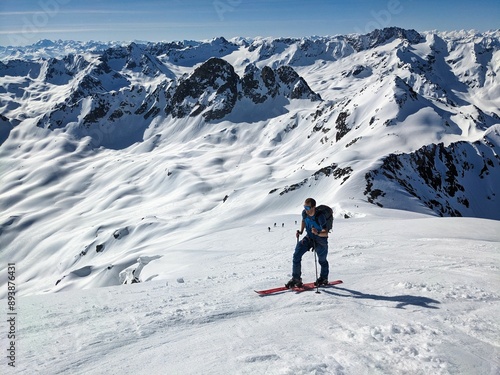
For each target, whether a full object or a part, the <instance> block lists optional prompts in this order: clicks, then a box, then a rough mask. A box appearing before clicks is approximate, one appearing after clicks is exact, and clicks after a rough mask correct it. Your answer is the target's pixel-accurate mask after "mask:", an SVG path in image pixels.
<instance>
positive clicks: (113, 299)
mask: <svg viewBox="0 0 500 375" xmlns="http://www.w3.org/2000/svg"><path fill="white" fill-rule="evenodd" d="M410 216H411V215H410ZM286 219H288V220H287V223H288V222H291V221H292V220H291V218H285V220H286ZM395 226H397V227H398V228H401V231H396V232H395V231H394V228H395ZM437 226H439V227H440V228H441V233H442V235H443V237H441V238H440V237H435V236H434V235H435V233H436V230H437ZM464 226H467V227H468V228H469V230H468V232H467V233H469V234H468V235H467V234H466V233H465V232H463V233H457V231H459V230H460V229H461V228H463V227H464ZM495 229H497V223H496V222H493V221H487V220H477V221H474V220H470V219H452V218H448V219H436V218H428V219H425V218H424V219H422V218H418V219H414V218H407V219H404V218H400V219H396V220H394V219H385V218H370V219H350V220H341V221H340V222H339V221H338V220H337V221H336V223H335V234H334V235H333V236H332V237H331V238H330V255H329V259H330V264H331V269H332V276H333V275H334V277H335V278H337V277H338V278H341V279H343V280H344V284H342V285H339V286H337V287H333V288H328V289H323V290H322V293H321V294H319V295H318V294H316V293H313V292H302V293H293V292H289V291H287V292H284V293H281V294H278V295H273V296H265V297H260V296H258V295H257V294H255V293H254V292H253V289H258V288H260V287H268V286H269V287H272V286H278V285H280V284H282V283H283V282H285V281H286V279H287V277H288V276H289V268H290V260H291V259H290V258H291V254H292V251H293V247H294V228H291V227H290V228H288V226H286V227H285V228H279V227H278V228H273V230H272V231H271V232H268V231H267V228H266V227H265V226H264V225H261V224H256V225H254V226H252V227H250V228H239V229H235V230H233V231H232V232H234V233H233V234H231V235H228V234H227V233H226V234H225V237H226V239H227V240H226V241H225V242H223V243H221V242H220V241H219V239H220V237H219V235H218V234H213V235H207V236H204V237H203V238H200V239H198V240H193V241H191V242H190V243H189V242H188V243H187V244H185V247H186V248H191V249H195V250H196V249H197V250H202V249H203V244H207V245H208V247H210V246H211V244H213V243H218V244H219V249H218V251H217V252H215V253H213V254H212V255H211V256H210V257H206V255H205V257H204V264H201V265H200V264H198V265H196V266H195V265H193V267H192V269H184V270H183V272H182V273H180V274H179V275H182V276H181V277H175V278H173V279H169V280H158V281H150V282H146V283H141V284H133V285H125V286H117V287H107V288H98V289H91V290H82V291H71V292H61V293H56V294H45V295H35V296H26V297H22V298H20V299H19V301H18V309H19V327H18V329H19V332H18V336H19V341H18V367H17V369H16V372H15V373H19V374H31V373H40V374H66V373H73V374H88V373H106V374H123V373H136V374H151V373H153V374H160V373H168V374H200V373H203V374H220V373H231V374H290V375H292V374H389V373H391V374H399V373H406V374H496V373H497V372H498V370H499V362H498V355H499V353H500V342H499V337H500V336H499V333H500V322H499V319H498V315H497V314H496V312H497V311H498V305H499V300H500V293H499V290H498V285H499V284H498V281H499V274H498V269H499V264H500V259H499V253H498V244H499V243H500V238H499V236H498V235H497V234H494V230H495ZM454 234H455V236H453V235H454ZM243 235H245V236H247V238H249V239H250V241H249V243H248V244H241V243H240V242H239V240H238V239H239V238H240V237H241V236H243ZM459 236H462V237H463V238H462V239H457V237H459ZM236 244H239V245H238V247H236V246H234V245H236ZM196 254H197V252H196V251H194V255H193V257H194V258H196V257H197V255H196ZM303 262H304V265H303V268H304V273H305V275H304V277H305V278H307V280H309V279H313V278H314V265H313V258H312V254H311V253H308V254H306V256H305V258H304V261H303ZM3 302H5V301H3ZM2 308H5V303H3V304H2ZM2 342H4V338H2Z"/></svg>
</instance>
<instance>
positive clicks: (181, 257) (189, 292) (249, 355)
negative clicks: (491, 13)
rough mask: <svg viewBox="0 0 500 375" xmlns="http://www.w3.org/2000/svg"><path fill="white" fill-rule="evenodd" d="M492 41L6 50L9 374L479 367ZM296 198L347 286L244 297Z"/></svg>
mask: <svg viewBox="0 0 500 375" xmlns="http://www.w3.org/2000/svg"><path fill="white" fill-rule="evenodd" d="M499 36H500V35H499V32H498V31H494V32H488V33H472V32H449V33H417V32H415V31H413V30H402V29H398V28H389V29H385V30H377V31H374V32H373V33H370V34H367V35H358V36H356V35H348V36H334V37H315V38H276V39H274V38H258V39H254V40H250V39H243V38H235V39H232V40H226V39H224V38H217V39H214V40H211V41H200V42H198V41H182V42H171V43H169V42H163V43H148V42H145V43H141V42H134V43H114V44H100V43H97V42H92V43H90V42H89V43H78V42H61V41H58V42H49V41H42V42H41V43H39V44H37V45H35V46H30V47H24V48H13V47H12V48H11V47H9V48H7V49H6V51H5V53H7V54H8V55H9V57H6V58H4V59H2V61H1V62H0V108H1V110H0V252H1V254H2V259H3V260H4V263H2V264H0V273H2V274H3V275H4V278H3V279H2V280H3V284H2V285H0V298H3V299H2V302H4V303H2V304H0V305H1V306H3V307H2V308H3V309H5V308H7V306H8V304H7V300H6V299H5V298H6V297H7V292H8V291H9V289H8V285H7V284H6V277H5V276H6V275H7V274H8V269H7V264H9V263H10V264H14V265H15V269H16V275H15V285H16V288H17V289H16V290H17V292H16V301H17V302H18V306H19V311H18V315H17V317H18V318H19V319H18V326H17V329H18V332H17V333H18V336H17V338H18V341H17V342H16V345H18V346H17V347H18V348H19V351H18V357H17V365H18V366H17V367H16V369H15V370H16V373H20V374H33V373H43V374H44V373H47V374H57V373H72V374H89V373H137V374H156V373H158V374H160V373H169V374H170V373H172V374H177V373H178V374H191V373H192V374H201V373H203V374H234V373H242V374H243V373H246V374H260V373H270V374H309V373H317V374H371V373H381V374H400V373H411V374H457V373H459V374H476V373H477V374H489V373H491V374H493V373H495V374H496V373H498V370H499V364H498V357H499V348H500V343H499V341H498V337H500V327H499V324H498V319H497V318H496V315H497V313H498V302H499V301H500V296H499V291H498V271H499V270H500V260H499V254H498V248H499V244H500V238H499V231H498V220H500V216H499V215H500V207H499V202H500V201H499V199H500V197H499V196H498V194H499V191H498V186H500V161H499V149H500V140H499V138H500V129H499V127H500V91H499V90H500V81H499V77H500V65H499V61H500V59H499V57H500V51H499V42H498V41H499ZM65 51H66V52H65ZM307 197H314V198H315V199H316V200H317V201H318V202H319V203H320V204H327V205H329V206H331V207H332V208H334V211H335V221H334V228H333V231H332V233H331V235H330V237H329V246H330V252H329V261H330V265H331V267H330V269H331V274H330V277H331V279H342V280H343V281H344V284H342V285H341V286H339V287H336V288H331V289H325V290H323V291H322V293H321V294H315V293H307V292H304V293H301V294H295V293H292V292H285V293H283V294H280V295H277V296H273V297H265V298H261V297H259V296H257V295H256V294H255V293H254V292H253V290H254V289H265V288H270V287H274V286H280V285H282V284H283V283H284V282H286V281H287V279H289V278H290V271H291V269H290V268H291V260H292V259H291V255H292V252H293V248H294V246H295V244H296V238H295V232H296V230H297V229H299V228H300V220H301V218H300V212H301V211H302V204H303V202H304V199H305V198H307ZM441 216H464V217H441ZM313 262H314V260H313V256H312V254H311V253H309V255H307V254H306V256H305V258H304V262H303V271H304V274H303V278H304V279H305V280H307V281H313V280H314V263H313ZM10 287H11V288H12V286H10ZM100 287H107V288H100ZM4 316H7V315H6V311H4ZM193 343H196V345H193ZM9 345H10V343H9ZM228 353H231V355H230V356H229V357H228ZM3 370H4V368H2V370H1V371H3ZM7 370H8V369H7ZM2 373H3V372H2Z"/></svg>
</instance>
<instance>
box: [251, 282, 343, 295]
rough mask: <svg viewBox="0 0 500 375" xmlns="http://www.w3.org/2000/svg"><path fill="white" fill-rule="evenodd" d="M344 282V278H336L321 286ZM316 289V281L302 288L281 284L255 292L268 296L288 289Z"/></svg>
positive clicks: (301, 290)
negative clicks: (289, 287)
mask: <svg viewBox="0 0 500 375" xmlns="http://www.w3.org/2000/svg"><path fill="white" fill-rule="evenodd" d="M338 284H342V280H335V281H330V282H329V283H328V285H320V288H324V287H329V286H331V285H338ZM314 289H316V286H315V285H314V283H307V284H304V285H303V286H302V287H301V288H296V287H295V288H291V289H288V288H287V287H286V286H280V287H278V288H272V289H266V290H256V291H255V293H257V294H259V295H261V296H267V295H268V294H274V293H279V292H284V291H287V290H293V291H295V292H303V291H304V290H314Z"/></svg>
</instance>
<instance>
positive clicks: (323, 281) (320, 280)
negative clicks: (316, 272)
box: [314, 277, 328, 286]
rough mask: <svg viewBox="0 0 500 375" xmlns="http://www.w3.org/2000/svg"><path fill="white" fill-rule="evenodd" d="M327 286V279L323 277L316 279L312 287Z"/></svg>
mask: <svg viewBox="0 0 500 375" xmlns="http://www.w3.org/2000/svg"><path fill="white" fill-rule="evenodd" d="M322 285H328V279H326V278H324V277H318V280H316V281H315V282H314V286H322Z"/></svg>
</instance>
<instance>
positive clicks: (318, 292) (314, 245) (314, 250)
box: [313, 241, 321, 294]
mask: <svg viewBox="0 0 500 375" xmlns="http://www.w3.org/2000/svg"><path fill="white" fill-rule="evenodd" d="M313 248H314V249H313V252H314V266H315V267H316V282H317V281H318V261H317V260H316V242H314V241H313ZM320 293H321V292H320V291H319V284H318V285H316V294H320Z"/></svg>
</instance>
